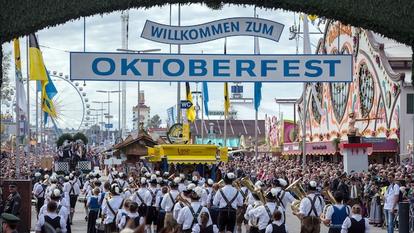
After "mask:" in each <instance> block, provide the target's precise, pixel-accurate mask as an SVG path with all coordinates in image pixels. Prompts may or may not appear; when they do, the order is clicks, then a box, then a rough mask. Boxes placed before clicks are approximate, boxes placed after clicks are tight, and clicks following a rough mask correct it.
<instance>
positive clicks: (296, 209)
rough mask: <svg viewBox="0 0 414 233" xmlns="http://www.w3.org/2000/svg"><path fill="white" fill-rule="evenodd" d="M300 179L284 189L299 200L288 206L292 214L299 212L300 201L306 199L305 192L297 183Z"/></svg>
mask: <svg viewBox="0 0 414 233" xmlns="http://www.w3.org/2000/svg"><path fill="white" fill-rule="evenodd" d="M301 179H302V178H299V179H297V180H295V181H293V182H292V184H290V185H289V186H288V187H287V188H286V191H290V192H292V193H294V194H295V195H296V196H297V197H298V198H299V200H295V201H293V202H292V205H291V206H290V208H291V209H292V212H293V213H294V214H295V213H298V212H299V205H300V200H302V199H303V198H305V197H306V192H305V190H304V189H303V187H302V185H301V184H300V183H299V182H300V180H301Z"/></svg>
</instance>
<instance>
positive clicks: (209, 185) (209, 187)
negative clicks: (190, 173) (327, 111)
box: [201, 179, 214, 206]
mask: <svg viewBox="0 0 414 233" xmlns="http://www.w3.org/2000/svg"><path fill="white" fill-rule="evenodd" d="M213 184H214V181H213V180H212V179H208V180H207V182H205V183H204V188H203V190H204V192H203V195H202V197H201V204H202V205H203V206H207V205H208V197H209V195H210V193H211V191H212V190H213V188H212V186H213Z"/></svg>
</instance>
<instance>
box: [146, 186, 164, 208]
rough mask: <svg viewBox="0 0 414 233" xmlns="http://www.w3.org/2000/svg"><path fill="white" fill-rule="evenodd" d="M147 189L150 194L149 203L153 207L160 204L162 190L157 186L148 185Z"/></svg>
mask: <svg viewBox="0 0 414 233" xmlns="http://www.w3.org/2000/svg"><path fill="white" fill-rule="evenodd" d="M148 191H149V193H150V196H151V202H150V204H152V206H153V207H158V206H160V200H161V196H162V192H161V191H160V190H159V189H157V187H149V188H148Z"/></svg>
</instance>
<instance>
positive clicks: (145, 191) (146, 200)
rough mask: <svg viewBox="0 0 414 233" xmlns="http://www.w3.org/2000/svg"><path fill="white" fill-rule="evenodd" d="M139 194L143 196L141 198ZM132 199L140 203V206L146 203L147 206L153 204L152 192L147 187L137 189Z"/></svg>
mask: <svg viewBox="0 0 414 233" xmlns="http://www.w3.org/2000/svg"><path fill="white" fill-rule="evenodd" d="M138 195H139V196H140V197H141V199H142V201H141V199H140V198H139V197H138ZM130 199H131V200H132V201H135V202H136V203H138V206H140V205H142V204H144V205H146V206H151V199H152V196H151V193H150V192H149V191H148V189H146V188H139V189H138V191H136V192H135V193H134V194H132V195H131V197H130Z"/></svg>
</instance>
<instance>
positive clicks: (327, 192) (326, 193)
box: [321, 189, 338, 218]
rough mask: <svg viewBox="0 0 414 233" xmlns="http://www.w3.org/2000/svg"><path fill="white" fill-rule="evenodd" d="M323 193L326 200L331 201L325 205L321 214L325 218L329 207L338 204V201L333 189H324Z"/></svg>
mask: <svg viewBox="0 0 414 233" xmlns="http://www.w3.org/2000/svg"><path fill="white" fill-rule="evenodd" d="M321 194H322V196H323V197H324V198H325V200H327V201H326V202H327V203H329V204H326V205H325V207H323V211H322V214H321V218H325V216H326V212H327V211H328V208H329V207H330V206H332V205H335V204H338V201H336V200H335V197H334V196H333V194H332V192H331V190H329V189H324V190H323V191H322V192H321Z"/></svg>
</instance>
